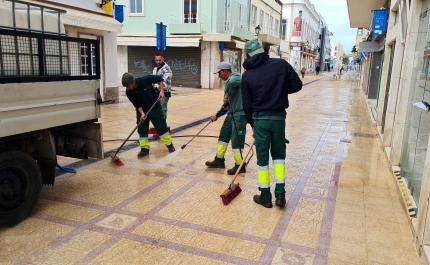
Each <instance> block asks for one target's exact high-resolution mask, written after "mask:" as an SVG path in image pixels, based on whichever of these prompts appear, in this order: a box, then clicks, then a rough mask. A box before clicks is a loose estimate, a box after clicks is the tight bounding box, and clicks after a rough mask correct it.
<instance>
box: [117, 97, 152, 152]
mask: <svg viewBox="0 0 430 265" xmlns="http://www.w3.org/2000/svg"><path fill="white" fill-rule="evenodd" d="M157 102H158V99H157V101H155V103H154V104H152V106H151V108H150V109H149V110H148V111H147V112H146V114H145V115H146V116H148V114H149V113H150V112H151V110H152V109H153V108H154V107H155V105H156V104H157ZM141 123H142V120H140V121H139V123H138V124H137V125H136V127H134V129H133V131H132V132H131V133H130V134H129V135H128V137H127V139H125V141H124V142H123V143H122V144H121V146H120V147H119V148H118V149H117V150H116V152H115V155H117V154H118V152H119V150H121V148H122V147H123V146H124V144H125V143H126V142H127V141H128V139H130V137H131V135H132V134H133V133H134V132H135V131H136V130H137V128H138V127H139V125H140V124H141Z"/></svg>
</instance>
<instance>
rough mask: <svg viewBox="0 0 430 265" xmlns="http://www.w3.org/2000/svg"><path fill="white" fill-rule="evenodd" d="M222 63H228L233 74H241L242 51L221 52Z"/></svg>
mask: <svg viewBox="0 0 430 265" xmlns="http://www.w3.org/2000/svg"><path fill="white" fill-rule="evenodd" d="M222 56H223V62H229V63H230V64H231V67H232V68H233V69H232V70H233V72H238V73H241V72H242V71H241V68H242V67H241V62H242V51H241V50H237V51H236V50H224V51H223V52H222Z"/></svg>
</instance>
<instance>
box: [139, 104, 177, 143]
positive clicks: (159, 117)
mask: <svg viewBox="0 0 430 265" xmlns="http://www.w3.org/2000/svg"><path fill="white" fill-rule="evenodd" d="M140 116H141V115H140V112H139V111H136V123H139V122H140ZM149 122H151V123H152V124H153V125H154V127H155V130H157V133H158V135H159V136H160V139H161V142H163V143H164V144H165V145H170V144H171V143H172V137H171V136H170V134H169V132H168V130H167V123H166V119H165V118H164V116H163V112H162V109H161V107H160V105H158V106H155V107H154V108H153V109H152V111H151V112H150V113H149V114H148V117H147V118H146V120H145V121H144V122H142V123H141V124H140V125H139V127H138V128H137V133H138V134H139V137H140V138H139V142H140V147H141V148H148V149H149V141H148V129H149Z"/></svg>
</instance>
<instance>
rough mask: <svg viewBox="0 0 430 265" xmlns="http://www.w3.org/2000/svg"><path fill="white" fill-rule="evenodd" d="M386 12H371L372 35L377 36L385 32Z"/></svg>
mask: <svg viewBox="0 0 430 265" xmlns="http://www.w3.org/2000/svg"><path fill="white" fill-rule="evenodd" d="M387 18H388V10H385V9H383V10H373V20H372V33H373V34H375V35H376V36H379V35H381V34H383V33H385V31H386V30H387Z"/></svg>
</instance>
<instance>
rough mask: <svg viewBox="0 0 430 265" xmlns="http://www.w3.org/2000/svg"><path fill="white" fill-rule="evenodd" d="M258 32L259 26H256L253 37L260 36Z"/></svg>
mask: <svg viewBox="0 0 430 265" xmlns="http://www.w3.org/2000/svg"><path fill="white" fill-rule="evenodd" d="M260 31H261V28H260V25H257V26H256V27H255V35H256V36H258V35H259V34H260Z"/></svg>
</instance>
